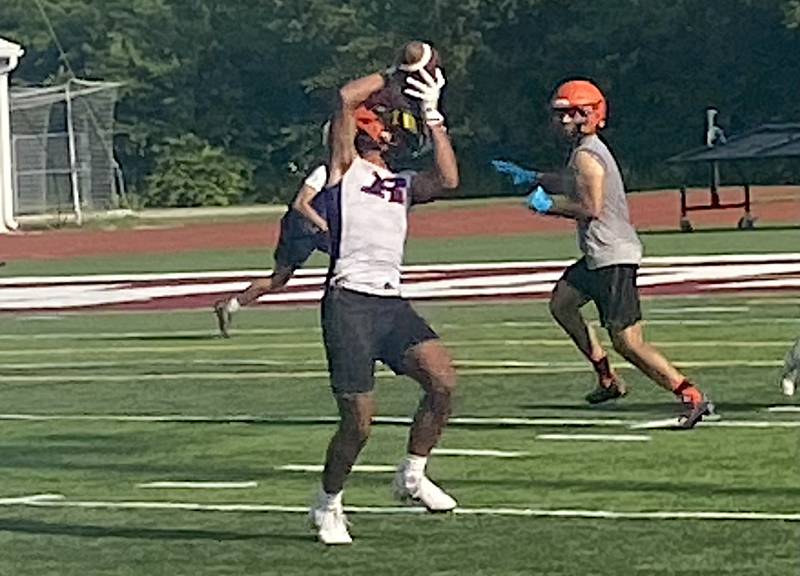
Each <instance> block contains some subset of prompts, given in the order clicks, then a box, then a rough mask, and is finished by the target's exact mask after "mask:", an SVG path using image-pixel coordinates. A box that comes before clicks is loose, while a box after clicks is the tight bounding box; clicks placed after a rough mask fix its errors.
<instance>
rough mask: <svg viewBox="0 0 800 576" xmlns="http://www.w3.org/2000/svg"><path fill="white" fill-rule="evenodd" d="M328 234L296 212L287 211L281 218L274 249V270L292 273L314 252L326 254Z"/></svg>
mask: <svg viewBox="0 0 800 576" xmlns="http://www.w3.org/2000/svg"><path fill="white" fill-rule="evenodd" d="M328 249H329V244H328V234H327V232H323V231H322V230H320V229H319V228H317V227H316V226H314V224H312V223H311V222H309V221H308V220H307V219H306V218H304V217H303V216H302V215H301V214H300V213H299V212H297V211H296V210H292V209H289V211H288V212H286V214H284V216H283V218H281V232H280V236H279V237H278V246H277V247H276V248H275V268H276V269H277V268H284V269H285V268H288V269H289V270H291V271H294V270H296V269H298V268H300V267H301V266H303V264H305V263H306V261H307V260H308V259H309V258H310V257H311V255H312V254H313V253H314V251H315V250H319V251H320V252H324V253H326V254H327V253H328Z"/></svg>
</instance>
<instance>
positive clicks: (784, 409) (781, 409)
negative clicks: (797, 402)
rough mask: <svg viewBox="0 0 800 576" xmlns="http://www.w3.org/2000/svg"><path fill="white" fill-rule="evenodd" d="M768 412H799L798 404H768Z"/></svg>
mask: <svg viewBox="0 0 800 576" xmlns="http://www.w3.org/2000/svg"><path fill="white" fill-rule="evenodd" d="M767 411H768V412H777V413H781V412H800V406H770V407H769V408H767Z"/></svg>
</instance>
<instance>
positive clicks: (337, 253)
mask: <svg viewBox="0 0 800 576" xmlns="http://www.w3.org/2000/svg"><path fill="white" fill-rule="evenodd" d="M412 177H413V173H411V172H401V173H394V172H392V171H391V170H387V169H385V168H381V167H380V166H376V165H375V164H372V163H370V162H367V161H366V160H364V159H363V158H360V157H357V158H356V159H355V160H354V161H353V163H352V164H351V165H350V168H348V170H347V172H345V174H344V176H343V177H342V180H341V182H339V184H336V185H334V186H331V187H330V188H328V190H327V191H326V199H327V204H328V210H327V218H328V228H329V229H330V237H331V252H330V254H331V268H330V272H329V274H328V278H329V280H328V282H329V285H331V286H341V287H343V288H347V289H348V290H353V291H355V292H361V293H364V294H372V295H375V296H399V295H400V266H401V264H402V263H403V251H404V249H405V243H406V234H407V232H408V209H409V207H410V205H411V201H410V192H409V191H410V188H411V179H412Z"/></svg>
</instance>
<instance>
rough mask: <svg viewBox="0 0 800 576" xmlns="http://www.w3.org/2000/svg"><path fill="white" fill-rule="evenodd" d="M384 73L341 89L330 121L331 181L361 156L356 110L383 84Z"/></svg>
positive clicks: (336, 180)
mask: <svg viewBox="0 0 800 576" xmlns="http://www.w3.org/2000/svg"><path fill="white" fill-rule="evenodd" d="M384 84H385V80H384V77H383V75H382V74H380V73H375V74H370V75H369V76H364V77H362V78H358V79H356V80H353V81H351V82H348V83H347V84H345V85H344V86H343V87H342V88H341V90H339V102H338V105H337V106H336V110H335V113H334V115H333V122H332V123H331V136H330V138H331V162H330V174H329V175H328V184H336V183H338V182H339V181H340V180H341V179H342V176H343V175H344V173H345V172H346V171H347V169H348V168H349V167H350V164H352V163H353V160H354V159H355V158H356V156H358V152H357V151H356V146H355V143H354V142H355V138H356V119H355V111H356V108H358V107H359V106H360V105H361V104H363V103H364V101H365V100H366V99H367V98H369V96H370V94H372V93H373V92H377V91H378V90H380V89H381V88H383V86H384Z"/></svg>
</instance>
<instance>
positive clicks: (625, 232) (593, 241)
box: [569, 134, 642, 270]
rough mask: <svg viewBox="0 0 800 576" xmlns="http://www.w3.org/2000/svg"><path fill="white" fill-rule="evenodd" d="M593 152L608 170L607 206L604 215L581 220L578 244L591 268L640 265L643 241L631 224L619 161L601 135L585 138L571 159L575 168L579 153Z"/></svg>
mask: <svg viewBox="0 0 800 576" xmlns="http://www.w3.org/2000/svg"><path fill="white" fill-rule="evenodd" d="M580 151H584V152H588V153H589V154H591V155H592V156H593V157H594V158H595V159H596V160H597V161H598V162H600V164H602V165H603V168H604V169H605V174H606V175H605V180H604V182H603V189H604V193H603V209H602V211H601V212H600V217H599V218H595V219H594V220H590V221H589V222H584V221H581V220H579V221H578V246H579V247H580V249H581V252H583V254H584V255H585V256H586V264H587V266H588V267H589V269H592V270H593V269H595V268H602V267H604V266H612V265H614V264H636V265H638V264H640V263H641V261H642V243H641V242H640V241H639V237H638V236H637V234H636V230H635V229H634V227H633V225H632V224H631V220H630V215H629V214H628V201H627V200H626V198H625V185H624V184H623V182H622V176H621V174H620V172H619V166H617V161H616V160H615V159H614V156H613V155H612V154H611V151H610V150H609V149H608V147H607V146H606V145H605V143H604V142H603V141H602V140H600V138H599V137H598V136H597V135H594V134H593V135H591V136H586V137H584V138H583V139H582V140H581V142H580V144H579V145H578V146H577V148H575V150H573V152H572V156H571V158H570V161H569V165H570V167H571V168H574V160H575V154H576V153H578V152H580Z"/></svg>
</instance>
